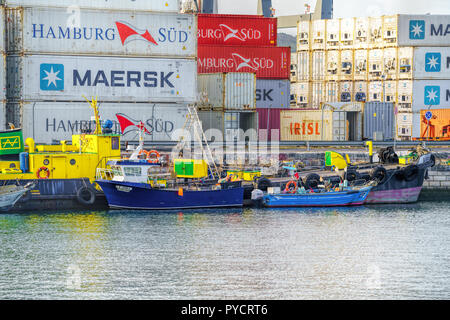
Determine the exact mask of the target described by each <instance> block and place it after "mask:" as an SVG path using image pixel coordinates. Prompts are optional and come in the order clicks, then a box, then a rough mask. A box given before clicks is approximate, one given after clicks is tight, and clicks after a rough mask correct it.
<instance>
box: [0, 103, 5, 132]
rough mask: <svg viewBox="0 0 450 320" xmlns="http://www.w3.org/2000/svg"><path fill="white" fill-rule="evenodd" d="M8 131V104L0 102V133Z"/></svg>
mask: <svg viewBox="0 0 450 320" xmlns="http://www.w3.org/2000/svg"><path fill="white" fill-rule="evenodd" d="M5 130H6V102H5V100H0V131H5Z"/></svg>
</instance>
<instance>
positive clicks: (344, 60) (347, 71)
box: [339, 50, 354, 80]
mask: <svg viewBox="0 0 450 320" xmlns="http://www.w3.org/2000/svg"><path fill="white" fill-rule="evenodd" d="M353 58H354V57H353V50H342V51H341V59H340V66H341V68H340V72H339V79H340V80H353Z"/></svg>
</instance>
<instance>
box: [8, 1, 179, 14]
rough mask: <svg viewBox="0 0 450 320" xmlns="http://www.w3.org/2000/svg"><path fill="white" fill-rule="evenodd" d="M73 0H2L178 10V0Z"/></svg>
mask: <svg viewBox="0 0 450 320" xmlns="http://www.w3.org/2000/svg"><path fill="white" fill-rule="evenodd" d="M74 2H75V1H73V0H58V1H54V0H4V1H3V3H5V4H6V5H7V6H9V7H19V6H20V7H31V6H33V7H34V6H42V7H52V6H58V7H65V8H70V9H76V7H80V8H96V9H106V8H107V9H113V10H145V11H164V12H178V11H179V10H180V1H179V0H150V1H149V0H115V1H108V3H105V0H77V1H76V4H75V3H74Z"/></svg>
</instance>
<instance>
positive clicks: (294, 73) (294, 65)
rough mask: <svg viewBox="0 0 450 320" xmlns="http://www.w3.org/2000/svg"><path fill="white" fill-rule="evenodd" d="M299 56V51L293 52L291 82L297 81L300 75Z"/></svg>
mask: <svg viewBox="0 0 450 320" xmlns="http://www.w3.org/2000/svg"><path fill="white" fill-rule="evenodd" d="M297 64H298V56H297V53H294V52H291V82H297V81H298V77H297V73H298V65H297Z"/></svg>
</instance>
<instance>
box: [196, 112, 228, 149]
mask: <svg viewBox="0 0 450 320" xmlns="http://www.w3.org/2000/svg"><path fill="white" fill-rule="evenodd" d="M197 113H198V118H199V119H200V121H201V123H202V128H203V131H204V132H205V134H206V135H207V138H208V140H210V141H211V140H213V139H211V138H212V135H214V136H215V141H216V142H217V141H223V132H224V130H225V128H224V120H225V119H224V113H223V112H222V111H213V110H208V111H198V112H197ZM214 133H215V134H214ZM208 135H209V136H208ZM218 139H219V140H218Z"/></svg>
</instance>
